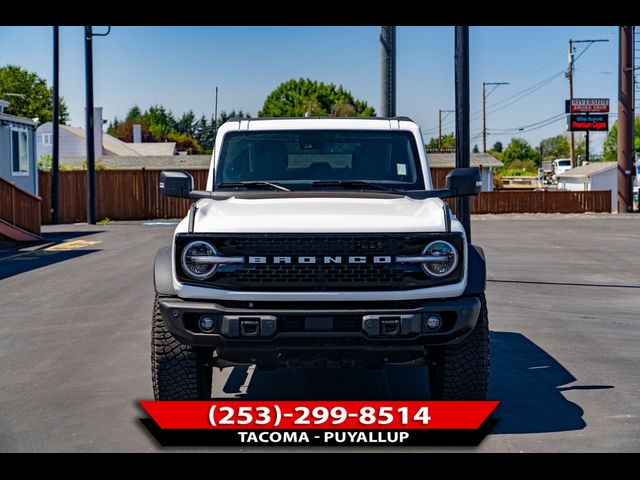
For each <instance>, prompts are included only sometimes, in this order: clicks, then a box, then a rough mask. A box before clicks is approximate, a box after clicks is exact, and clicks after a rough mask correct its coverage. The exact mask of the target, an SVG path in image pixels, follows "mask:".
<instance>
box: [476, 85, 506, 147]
mask: <svg viewBox="0 0 640 480" xmlns="http://www.w3.org/2000/svg"><path fill="white" fill-rule="evenodd" d="M487 85H493V86H495V88H494V89H493V90H495V89H496V88H498V87H499V86H500V85H509V82H482V151H483V152H484V153H487V97H488V95H487ZM493 90H491V92H489V95H491V93H492V92H493Z"/></svg>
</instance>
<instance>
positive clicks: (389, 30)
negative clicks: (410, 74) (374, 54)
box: [380, 26, 396, 117]
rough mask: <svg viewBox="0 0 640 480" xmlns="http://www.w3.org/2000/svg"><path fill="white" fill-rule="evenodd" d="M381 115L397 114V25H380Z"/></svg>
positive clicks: (393, 115)
mask: <svg viewBox="0 0 640 480" xmlns="http://www.w3.org/2000/svg"><path fill="white" fill-rule="evenodd" d="M380 115H381V116H383V117H395V115H396V27H391V26H388V27H380Z"/></svg>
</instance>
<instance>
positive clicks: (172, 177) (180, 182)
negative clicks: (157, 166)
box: [160, 170, 193, 198]
mask: <svg viewBox="0 0 640 480" xmlns="http://www.w3.org/2000/svg"><path fill="white" fill-rule="evenodd" d="M192 190H193V177H192V176H191V174H190V173H189V172H185V171H184V170H163V171H162V172H161V173H160V191H161V192H162V193H163V194H164V196H165V197H176V198H191V197H190V194H191V192H192Z"/></svg>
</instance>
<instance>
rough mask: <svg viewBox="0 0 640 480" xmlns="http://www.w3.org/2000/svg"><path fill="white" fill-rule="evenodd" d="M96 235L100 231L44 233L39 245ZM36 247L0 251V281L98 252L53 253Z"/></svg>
mask: <svg viewBox="0 0 640 480" xmlns="http://www.w3.org/2000/svg"><path fill="white" fill-rule="evenodd" d="M97 233H101V231H88V232H82V231H79V232H51V233H45V234H43V235H42V236H43V238H44V242H40V243H43V244H44V246H47V244H53V245H52V246H55V245H57V244H60V243H62V242H64V241H67V240H73V239H77V238H80V237H84V236H86V235H94V234H97ZM37 245H38V243H30V244H23V245H20V246H16V247H10V248H2V249H0V280H4V279H5V278H9V277H12V276H14V275H19V274H21V273H25V272H28V271H30V270H35V269H38V268H42V267H47V266H49V265H53V264H55V263H59V262H64V261H66V260H71V259H73V258H77V257H81V256H84V255H87V254H89V253H93V252H98V251H100V250H99V249H95V248H94V249H78V250H54V251H48V250H46V249H44V248H33V247H37ZM50 246H51V245H50Z"/></svg>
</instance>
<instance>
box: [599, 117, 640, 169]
mask: <svg viewBox="0 0 640 480" xmlns="http://www.w3.org/2000/svg"><path fill="white" fill-rule="evenodd" d="M633 132H634V135H633V145H634V147H633V148H634V150H635V151H636V152H640V117H636V119H635V123H634V128H633ZM602 159H603V160H604V161H605V162H615V161H616V160H617V159H618V121H617V120H616V121H615V122H614V123H613V125H612V126H611V128H610V129H609V133H608V134H607V138H605V140H604V144H603V146H602Z"/></svg>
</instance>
